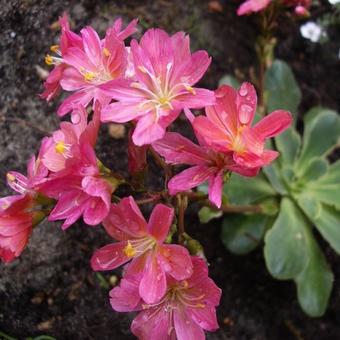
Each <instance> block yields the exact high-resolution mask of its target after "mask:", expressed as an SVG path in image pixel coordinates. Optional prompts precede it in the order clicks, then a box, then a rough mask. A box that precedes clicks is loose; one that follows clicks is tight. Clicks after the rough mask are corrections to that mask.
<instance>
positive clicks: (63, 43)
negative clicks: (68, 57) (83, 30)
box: [40, 13, 82, 101]
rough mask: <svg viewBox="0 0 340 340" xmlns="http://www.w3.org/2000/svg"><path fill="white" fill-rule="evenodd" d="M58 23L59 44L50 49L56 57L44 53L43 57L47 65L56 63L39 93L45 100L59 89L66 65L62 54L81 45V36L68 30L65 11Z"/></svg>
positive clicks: (52, 96) (50, 97) (49, 98)
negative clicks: (41, 91)
mask: <svg viewBox="0 0 340 340" xmlns="http://www.w3.org/2000/svg"><path fill="white" fill-rule="evenodd" d="M59 24H60V27H61V36H60V46H59V45H53V46H51V51H52V52H55V53H57V55H58V57H52V56H50V55H46V57H45V62H46V63H47V64H48V65H52V64H54V65H56V66H55V68H54V69H53V70H52V71H51V73H50V74H49V76H48V78H47V79H46V81H45V83H44V88H45V91H44V92H43V93H42V94H41V95H40V96H41V97H42V98H44V99H46V100H47V101H50V100H51V99H53V98H54V97H55V96H56V95H57V94H58V93H59V92H60V90H61V86H60V80H61V79H62V77H63V72H64V70H65V68H66V67H67V65H66V64H65V63H64V62H63V60H62V56H63V55H64V54H66V51H67V49H68V48H69V47H80V48H81V47H82V41H81V37H80V36H79V35H77V34H75V33H73V32H72V31H71V30H70V25H69V23H68V18H67V15H66V13H64V15H63V16H62V17H60V18H59Z"/></svg>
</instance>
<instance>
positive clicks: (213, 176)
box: [152, 132, 258, 207]
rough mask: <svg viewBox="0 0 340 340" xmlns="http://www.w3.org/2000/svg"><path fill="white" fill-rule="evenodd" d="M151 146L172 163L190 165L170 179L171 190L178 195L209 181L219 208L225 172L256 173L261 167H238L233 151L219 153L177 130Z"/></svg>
mask: <svg viewBox="0 0 340 340" xmlns="http://www.w3.org/2000/svg"><path fill="white" fill-rule="evenodd" d="M152 147H153V148H154V149H155V150H156V151H157V152H158V153H159V154H160V155H161V156H163V157H164V158H165V160H166V162H167V163H170V164H189V165H191V167H190V168H189V169H186V170H184V171H182V172H181V173H180V174H178V175H176V176H174V177H173V178H171V180H170V181H169V184H168V186H169V192H170V194H171V195H175V194H177V193H178V192H181V191H186V190H189V189H192V188H195V187H197V186H198V185H200V184H202V183H203V182H205V181H207V180H209V199H210V201H211V202H212V203H214V204H215V205H216V206H217V207H220V206H221V203H222V188H223V174H224V173H225V172H226V171H235V172H238V173H240V174H242V175H244V176H255V175H256V174H257V170H258V168H254V169H245V168H243V167H240V166H238V165H237V164H236V163H235V162H234V161H233V158H232V154H231V153H230V152H228V153H221V152H216V151H214V150H212V149H211V147H208V146H207V145H205V144H204V141H200V145H197V144H194V143H193V142H191V141H190V140H188V139H187V138H185V137H183V136H181V135H180V134H179V133H176V132H168V133H166V134H165V136H164V138H163V139H161V140H159V141H157V142H155V143H153V144H152Z"/></svg>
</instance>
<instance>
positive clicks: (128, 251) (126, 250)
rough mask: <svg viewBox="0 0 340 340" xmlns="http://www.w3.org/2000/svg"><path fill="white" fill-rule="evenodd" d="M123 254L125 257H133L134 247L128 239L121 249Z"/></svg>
mask: <svg viewBox="0 0 340 340" xmlns="http://www.w3.org/2000/svg"><path fill="white" fill-rule="evenodd" d="M123 252H124V254H125V255H126V256H127V257H133V256H135V255H136V249H135V248H134V247H133V246H132V244H131V243H130V241H128V244H127V246H126V247H125V248H124V249H123Z"/></svg>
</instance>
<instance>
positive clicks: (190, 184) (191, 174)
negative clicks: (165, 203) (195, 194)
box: [168, 166, 216, 195]
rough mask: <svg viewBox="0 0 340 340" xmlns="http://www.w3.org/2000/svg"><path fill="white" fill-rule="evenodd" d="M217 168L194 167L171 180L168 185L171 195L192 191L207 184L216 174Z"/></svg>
mask: <svg viewBox="0 0 340 340" xmlns="http://www.w3.org/2000/svg"><path fill="white" fill-rule="evenodd" d="M215 171H216V169H215V168H209V167H207V166H193V167H191V168H189V169H186V170H184V171H182V172H181V173H180V174H178V175H176V176H175V177H173V178H171V180H170V181H169V184H168V188H169V192H170V194H171V195H176V194H177V193H178V192H182V191H186V190H190V189H192V188H195V187H197V186H198V185H200V184H202V183H203V182H205V181H206V180H207V179H208V178H209V177H210V176H211V175H212V174H213V173H214V172H215Z"/></svg>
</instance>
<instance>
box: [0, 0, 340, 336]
mask: <svg viewBox="0 0 340 340" xmlns="http://www.w3.org/2000/svg"><path fill="white" fill-rule="evenodd" d="M222 4H223V12H222V13H217V12H213V13H211V12H209V11H208V2H207V1H203V0H188V1H181V0H174V1H170V0H158V1H152V0H150V1H138V0H135V1H131V0H125V1H123V0H121V1H104V0H102V1H91V0H81V1H47V0H42V1H38V0H25V1H19V0H18V1H4V0H2V1H1V4H0V27H1V39H0V54H1V58H0V114H1V116H0V136H1V137H0V174H1V179H2V181H1V183H0V192H1V194H3V195H4V194H8V193H9V191H8V189H6V187H5V183H4V181H3V179H4V178H5V173H6V172H7V171H8V170H11V169H17V170H22V171H24V169H25V163H26V160H27V159H28V158H29V157H30V155H31V154H32V153H33V152H34V151H35V150H37V148H38V146H39V139H40V138H41V137H42V136H43V134H44V133H45V131H51V130H53V129H54V128H55V127H56V126H57V123H58V119H57V118H56V116H55V114H54V111H55V108H56V103H53V104H47V103H45V102H43V101H42V100H40V98H39V97H38V96H37V94H38V93H39V92H41V80H40V78H39V75H38V72H37V69H36V66H37V65H40V66H42V67H45V66H44V65H43V56H44V54H45V53H46V52H47V51H48V48H49V46H50V45H52V44H53V43H55V42H56V38H57V31H56V30H55V29H54V27H55V24H53V23H54V22H55V21H56V20H57V18H58V16H59V15H60V14H61V13H62V12H63V10H67V11H68V12H69V14H70V16H71V18H72V20H73V22H74V27H75V29H78V28H80V27H82V26H83V25H86V24H90V25H93V26H94V27H95V28H96V29H97V30H99V31H100V32H101V33H103V32H104V31H105V29H106V27H107V25H108V24H109V23H110V22H112V20H113V19H114V18H116V17H117V16H123V18H124V20H126V21H127V20H129V19H132V18H133V17H135V16H138V17H139V18H140V23H141V26H142V28H143V29H145V28H147V27H150V26H156V25H157V26H161V27H163V28H166V29H167V30H169V31H171V32H174V31H176V30H184V31H186V32H189V33H190V34H191V38H192V46H193V48H194V49H198V48H205V49H208V51H209V53H210V54H211V55H212V56H213V64H212V67H211V69H210V71H209V73H208V74H207V76H206V77H205V79H204V85H205V86H208V87H211V88H214V87H216V85H217V81H218V79H219V78H220V77H221V76H222V75H223V74H225V73H233V74H236V75H238V77H239V78H240V79H242V78H243V79H249V74H250V72H251V71H250V70H251V69H250V68H251V66H252V65H253V64H254V60H255V52H254V48H253V41H254V39H255V36H256V26H255V22H254V20H253V19H252V18H237V17H236V15H235V8H236V5H237V4H236V3H233V2H232V1H225V2H224V3H222ZM327 9H328V6H327V5H325V4H324V5H323V7H322V11H325V10H327ZM330 34H331V41H330V42H329V43H327V44H326V45H324V46H320V45H318V44H311V43H309V42H307V41H305V40H303V39H302V38H301V36H299V33H298V30H297V26H295V25H292V24H290V23H288V24H287V23H285V22H283V23H282V25H280V30H279V39H280V43H279V48H278V49H277V55H278V56H279V57H280V58H282V59H284V60H286V61H288V62H289V63H290V64H291V65H292V67H293V70H294V72H295V74H296V76H297V78H298V81H299V83H300V85H301V87H302V91H303V102H302V105H301V112H303V111H304V110H305V109H307V108H309V107H311V106H313V105H315V104H323V105H326V106H329V107H331V108H334V109H339V106H340V105H339V104H340V103H339V96H338V94H339V90H340V88H339V82H338V79H339V77H340V67H339V61H338V49H339V44H338V43H337V42H339V37H340V34H339V31H337V30H336V29H333V30H332V31H331V32H330ZM181 124H182V123H181ZM183 124H184V123H183ZM105 132H106V131H105V128H104V131H103V137H102V138H101V146H100V150H101V151H100V154H99V157H100V158H101V159H102V160H104V161H105V162H106V163H107V164H109V165H110V166H112V167H113V168H114V169H116V170H120V171H125V169H126V164H127V160H126V155H125V149H126V144H125V143H126V141H125V139H122V140H113V139H112V138H111V137H108V135H107V134H106V133H105ZM152 178H153V184H154V185H156V184H157V177H156V176H153V177H152ZM195 215H196V212H195V210H194V209H191V210H190V211H189V212H188V219H189V223H188V224H189V225H190V230H191V233H192V234H193V235H194V236H196V237H197V238H199V239H201V240H202V243H203V244H204V246H205V248H206V255H207V258H208V259H209V261H210V263H211V267H210V270H211V276H212V277H213V278H214V279H215V280H216V283H217V284H218V285H219V286H220V287H221V288H222V289H223V298H222V302H221V305H220V307H219V309H218V316H219V320H220V324H221V329H220V330H219V331H218V332H216V333H214V334H211V335H209V336H208V338H209V339H230V340H231V339H237V340H248V339H258V340H260V339H261V340H262V339H266V340H267V339H268V340H269V339H270V340H273V339H274V340H275V339H285V340H287V339H298V340H301V339H306V340H307V339H308V340H336V339H339V338H340V295H339V288H340V283H339V280H340V269H339V268H340V260H339V258H337V257H336V256H335V255H334V253H333V252H332V251H331V250H329V249H328V248H327V245H324V249H325V252H326V254H327V257H328V259H329V261H330V263H331V265H332V268H333V270H334V272H335V285H334V290H333V294H332V298H331V303H330V306H329V309H328V311H327V313H326V315H325V316H324V317H323V318H320V319H310V318H308V317H306V316H305V315H304V314H303V313H302V312H301V311H300V309H299V306H298V304H297V301H296V297H295V288H294V286H293V284H292V283H286V282H279V281H275V280H273V279H272V278H271V277H270V276H269V274H268V273H267V271H266V269H265V266H264V262H263V256H262V253H261V251H260V250H258V251H256V252H254V253H252V254H250V255H248V256H244V257H236V256H233V255H231V254H229V253H228V252H226V251H225V250H224V248H223V246H222V244H221V241H220V239H219V233H220V230H219V228H220V226H219V222H214V223H211V224H209V225H200V224H199V222H198V221H197V219H196V217H195ZM108 242H109V239H108V238H107V236H106V235H105V234H104V233H103V232H102V231H101V230H100V229H99V228H86V227H85V226H83V225H81V223H79V224H77V225H75V226H73V227H72V228H71V229H70V230H69V231H67V232H62V231H61V230H60V228H59V225H57V224H51V223H44V224H43V225H42V226H41V227H39V228H38V229H37V230H35V231H34V233H33V236H32V239H31V242H30V244H29V246H28V248H27V250H25V252H24V253H23V256H22V257H21V258H20V259H18V260H17V261H15V262H14V263H13V264H11V265H9V266H4V265H1V264H0V331H2V332H5V333H6V334H8V335H11V336H13V337H16V338H18V339H24V338H25V337H28V336H33V335H34V336H37V335H40V334H48V335H52V336H54V337H56V338H57V339H115V340H123V339H133V336H132V335H131V334H130V331H129V324H130V321H131V319H132V318H133V315H129V314H118V313H114V312H113V311H112V310H111V308H110V306H109V303H108V298H107V292H108V288H103V287H102V286H101V285H100V284H99V282H100V281H99V280H98V277H97V276H96V275H95V274H93V273H92V272H91V270H90V268H89V258H90V256H91V254H92V252H93V250H94V249H96V248H98V247H100V246H102V245H104V244H106V243H108ZM117 275H119V272H118V273H117ZM105 277H106V278H108V279H109V278H110V274H108V275H105ZM0 338H1V336H0Z"/></svg>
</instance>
